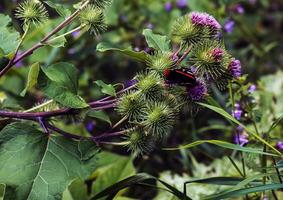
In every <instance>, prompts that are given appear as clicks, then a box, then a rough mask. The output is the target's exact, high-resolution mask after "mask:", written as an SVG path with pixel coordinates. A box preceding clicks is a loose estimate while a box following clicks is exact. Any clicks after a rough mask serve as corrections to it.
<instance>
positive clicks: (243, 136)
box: [234, 126, 249, 146]
mask: <svg viewBox="0 0 283 200" xmlns="http://www.w3.org/2000/svg"><path fill="white" fill-rule="evenodd" d="M248 137H249V135H248V134H247V133H246V132H245V130H244V129H243V127H241V126H238V127H237V128H236V131H235V135H234V143H236V144H238V145H240V146H244V145H245V144H247V143H248V142H249V139H248Z"/></svg>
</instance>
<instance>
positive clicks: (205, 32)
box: [172, 12, 221, 44]
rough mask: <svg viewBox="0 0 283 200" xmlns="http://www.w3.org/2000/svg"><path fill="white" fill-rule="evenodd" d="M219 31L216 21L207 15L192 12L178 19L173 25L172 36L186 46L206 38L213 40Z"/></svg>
mask: <svg viewBox="0 0 283 200" xmlns="http://www.w3.org/2000/svg"><path fill="white" fill-rule="evenodd" d="M220 29H221V25H220V24H219V23H218V22H217V20H216V19H215V18H214V17H212V16H210V15H209V14H207V13H201V12H192V13H190V14H187V15H185V16H183V17H181V18H178V19H177V20H176V21H175V23H174V24H173V32H172V33H173V36H175V37H176V38H177V39H179V40H181V41H182V42H185V43H187V44H196V43H198V42H200V41H202V40H203V39H206V38H215V37H216V36H217V35H218V33H219V31H220Z"/></svg>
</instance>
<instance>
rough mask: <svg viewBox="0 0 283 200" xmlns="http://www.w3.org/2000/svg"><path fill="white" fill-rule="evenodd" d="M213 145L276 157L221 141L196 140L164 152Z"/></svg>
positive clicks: (260, 150) (258, 150)
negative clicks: (206, 144) (207, 144)
mask: <svg viewBox="0 0 283 200" xmlns="http://www.w3.org/2000/svg"><path fill="white" fill-rule="evenodd" d="M205 143H209V144H214V145H216V146H219V147H223V148H225V149H232V150H237V151H242V152H248V153H257V154H262V155H269V156H278V155H276V154H272V153H268V152H263V151H262V149H255V148H251V147H242V146H240V145H236V144H232V143H229V142H226V141H222V140H198V141H196V142H193V143H190V144H186V145H181V146H179V147H176V148H165V149H164V150H179V149H188V148H192V147H196V146H198V145H201V144H205Z"/></svg>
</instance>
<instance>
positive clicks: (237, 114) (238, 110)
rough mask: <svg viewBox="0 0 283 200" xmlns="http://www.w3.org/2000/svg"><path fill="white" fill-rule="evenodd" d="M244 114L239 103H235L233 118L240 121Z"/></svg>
mask: <svg viewBox="0 0 283 200" xmlns="http://www.w3.org/2000/svg"><path fill="white" fill-rule="evenodd" d="M242 114H243V110H242V108H241V106H240V104H239V103H235V106H234V110H233V111H232V116H233V117H235V119H237V120H240V119H241V117H242Z"/></svg>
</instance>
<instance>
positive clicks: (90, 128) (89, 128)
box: [85, 122, 95, 133]
mask: <svg viewBox="0 0 283 200" xmlns="http://www.w3.org/2000/svg"><path fill="white" fill-rule="evenodd" d="M85 128H86V130H87V131H88V132H89V133H92V132H93V131H94V128H95V123H94V122H87V123H86V125H85Z"/></svg>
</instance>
